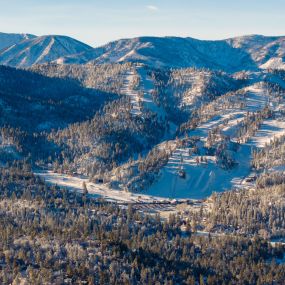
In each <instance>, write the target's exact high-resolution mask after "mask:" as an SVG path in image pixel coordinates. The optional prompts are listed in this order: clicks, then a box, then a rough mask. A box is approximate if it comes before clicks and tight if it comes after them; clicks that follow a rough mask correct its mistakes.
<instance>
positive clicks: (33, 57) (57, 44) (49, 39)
mask: <svg viewBox="0 0 285 285" xmlns="http://www.w3.org/2000/svg"><path fill="white" fill-rule="evenodd" d="M90 50H92V47H90V46H88V45H86V44H84V43H82V42H79V41H77V40H75V39H73V38H70V37H66V36H41V37H36V38H31V39H25V40H23V41H21V42H19V43H18V44H15V45H12V46H10V47H8V48H6V49H4V50H2V52H0V63H1V64H4V65H10V66H16V67H28V66H32V65H34V64H40V63H46V62H52V61H57V60H58V59H59V58H61V57H64V56H69V55H73V54H77V55H78V56H80V54H82V53H84V52H88V51H90Z"/></svg>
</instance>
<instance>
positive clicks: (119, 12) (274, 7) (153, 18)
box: [0, 0, 285, 46]
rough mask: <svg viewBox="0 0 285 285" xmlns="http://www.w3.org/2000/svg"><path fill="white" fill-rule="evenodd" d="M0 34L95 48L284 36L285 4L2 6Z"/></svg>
mask: <svg viewBox="0 0 285 285" xmlns="http://www.w3.org/2000/svg"><path fill="white" fill-rule="evenodd" d="M0 4H1V6H0V7H1V10H0V31H1V32H14V33H19V32H21V33H32V34H36V35H46V34H62V35H69V36H72V37H75V38H77V39H79V40H81V41H84V42H86V43H88V44H90V45H92V46H98V45H101V44H104V43H106V42H109V41H111V40H115V39H119V38H128V37H134V36H142V35H153V36H166V35H169V36H170V35H171V36H191V37H195V38H200V39H222V38H228V37H232V36H238V35H245V34H264V35H285V16H284V12H285V0H149V1H145V0H0Z"/></svg>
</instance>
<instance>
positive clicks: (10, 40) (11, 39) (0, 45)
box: [0, 33, 36, 50]
mask: <svg viewBox="0 0 285 285" xmlns="http://www.w3.org/2000/svg"><path fill="white" fill-rule="evenodd" d="M35 37H36V36H34V35H30V34H7V33H0V50H3V49H5V48H7V47H10V46H12V45H15V44H18V43H19V42H21V41H23V40H28V39H33V38H35Z"/></svg>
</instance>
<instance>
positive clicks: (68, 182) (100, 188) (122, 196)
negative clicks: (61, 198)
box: [35, 170, 167, 202]
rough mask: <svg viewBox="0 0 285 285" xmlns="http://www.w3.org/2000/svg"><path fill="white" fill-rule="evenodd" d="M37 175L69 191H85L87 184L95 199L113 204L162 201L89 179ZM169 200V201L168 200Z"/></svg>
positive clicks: (45, 174) (60, 175) (54, 174)
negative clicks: (102, 199) (84, 184)
mask: <svg viewBox="0 0 285 285" xmlns="http://www.w3.org/2000/svg"><path fill="white" fill-rule="evenodd" d="M35 175H37V176H39V177H41V178H43V179H44V180H45V181H46V182H47V183H48V184H51V185H58V186H60V187H64V188H66V189H68V190H74V191H79V192H82V191H83V182H85V183H86V186H87V190H88V193H89V194H91V195H93V196H94V197H102V198H105V199H106V200H107V201H112V202H153V201H160V200H161V198H160V197H156V196H149V195H141V194H134V193H131V192H127V191H125V190H113V189H110V188H109V187H108V186H106V185H104V184H96V183H92V182H89V180H88V178H86V177H83V176H82V177H81V176H71V175H67V174H59V173H55V172H53V171H50V170H47V171H38V172H35ZM166 200H167V199H166Z"/></svg>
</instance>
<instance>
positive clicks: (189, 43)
mask: <svg viewBox="0 0 285 285" xmlns="http://www.w3.org/2000/svg"><path fill="white" fill-rule="evenodd" d="M2 38H3V39H2ZM7 46H8V47H7ZM1 47H2V48H3V47H6V49H4V50H3V49H2V51H1V52H0V63H1V64H5V65H10V66H17V67H29V66H32V65H35V64H39V63H47V62H56V63H58V64H85V63H88V62H91V63H95V64H102V63H121V62H140V63H144V64H146V65H149V66H152V67H156V68H160V67H163V68H164V67H166V68H169V67H170V68H187V67H195V68H209V69H215V70H224V71H226V72H236V71H241V70H251V71H255V70H258V69H268V68H274V69H284V68H285V63H284V62H285V37H284V36H283V37H266V36H261V35H249V36H242V37H235V38H230V39H226V40H217V41H207V40H198V39H193V38H189V37H188V38H181V37H137V38H132V39H121V40H117V41H114V42H110V43H108V44H106V45H104V46H101V47H98V48H92V47H90V46H88V45H86V44H84V43H81V42H79V41H77V40H75V39H72V38H69V37H66V36H41V37H34V36H32V35H9V34H0V50H1Z"/></svg>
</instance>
